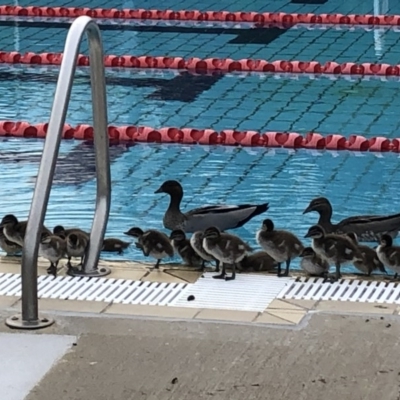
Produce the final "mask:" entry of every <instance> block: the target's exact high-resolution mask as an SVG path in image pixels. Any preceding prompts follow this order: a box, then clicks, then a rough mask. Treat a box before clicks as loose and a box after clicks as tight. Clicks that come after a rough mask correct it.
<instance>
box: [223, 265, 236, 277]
mask: <svg viewBox="0 0 400 400" xmlns="http://www.w3.org/2000/svg"><path fill="white" fill-rule="evenodd" d="M235 278H236V264H233V265H232V274H231V276H226V277H225V280H226V281H233V280H234V279H235Z"/></svg>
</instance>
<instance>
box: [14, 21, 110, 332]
mask: <svg viewBox="0 0 400 400" xmlns="http://www.w3.org/2000/svg"><path fill="white" fill-rule="evenodd" d="M85 32H86V33H87V38H88V41H89V56H90V79H91V87H92V104H93V123H94V144H95V151H96V174H97V196H96V211H95V214H94V219H93V225H92V230H91V233H90V240H89V246H88V249H87V251H86V255H85V261H84V264H83V266H82V271H81V272H80V273H79V275H80V276H104V275H107V274H108V273H110V270H109V269H108V268H101V269H100V270H99V269H98V268H97V264H98V261H99V257H100V252H101V249H102V246H103V239H104V234H105V231H106V227H107V222H108V216H109V213H110V203H111V174H110V159H109V142H108V132H107V125H108V121H107V101H106V83H105V76H104V75H105V74H104V64H103V45H102V41H101V34H100V29H99V27H98V25H97V24H96V23H95V22H94V20H93V19H91V18H89V17H87V16H82V17H79V18H77V19H76V20H75V21H74V22H73V23H72V25H71V27H70V29H69V31H68V35H67V39H66V42H65V47H64V55H63V59H62V63H61V68H60V73H59V76H58V81H57V87H56V93H55V96H54V101H53V106H52V110H51V115H50V121H49V126H48V132H47V136H46V141H45V144H44V149H43V153H42V159H41V161H40V166H39V173H38V176H37V179H36V185H35V191H34V194H33V199H32V204H31V209H30V212H29V218H28V225H27V228H26V235H25V241H24V247H23V253H22V265H21V284H22V314H18V315H14V316H12V317H10V318H8V319H7V320H6V325H8V326H9V327H11V328H18V329H39V328H44V327H47V326H50V325H51V324H53V323H54V320H53V319H51V318H45V317H41V316H39V306H38V284H37V257H38V249H39V238H40V233H41V230H42V227H43V222H44V217H45V214H46V210H47V205H48V201H49V196H50V189H51V185H52V183H53V176H54V170H55V166H56V161H57V157H58V152H59V147H60V142H61V137H62V132H63V127H64V123H65V117H66V114H67V109H68V104H69V100H70V96H71V89H72V83H73V78H74V75H75V70H76V63H77V58H78V52H79V46H80V44H81V41H82V37H83V34H84V33H85Z"/></svg>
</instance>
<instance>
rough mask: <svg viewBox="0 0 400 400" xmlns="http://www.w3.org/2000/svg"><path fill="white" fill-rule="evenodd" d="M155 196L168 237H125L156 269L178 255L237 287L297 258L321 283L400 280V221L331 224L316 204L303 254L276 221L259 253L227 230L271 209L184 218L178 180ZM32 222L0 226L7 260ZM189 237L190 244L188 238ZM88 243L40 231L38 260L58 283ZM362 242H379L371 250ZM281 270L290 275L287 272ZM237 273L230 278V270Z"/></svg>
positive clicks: (73, 235)
mask: <svg viewBox="0 0 400 400" xmlns="http://www.w3.org/2000/svg"><path fill="white" fill-rule="evenodd" d="M155 193H165V194H168V195H169V197H170V203H169V207H168V209H167V211H166V212H165V215H164V218H163V225H164V228H166V229H167V230H170V231H171V233H170V235H169V236H167V235H166V234H165V233H163V232H161V231H158V230H155V229H148V230H145V231H143V230H142V229H141V228H139V227H133V228H131V229H129V230H128V231H126V232H124V234H126V235H128V236H131V237H134V238H135V239H136V243H135V245H136V248H138V249H139V250H140V251H142V252H143V254H144V256H146V257H152V258H154V259H155V260H157V261H156V264H155V268H159V265H160V262H161V261H162V260H163V259H165V258H171V257H173V256H174V254H175V253H177V254H178V255H179V256H180V258H181V259H182V261H183V263H184V264H186V265H188V266H191V267H195V268H199V269H204V268H205V266H206V264H207V263H210V262H214V263H215V271H216V272H217V273H219V274H218V275H215V276H214V278H216V279H224V280H233V279H235V277H236V270H239V271H272V270H275V269H276V270H277V275H278V276H279V277H281V276H288V275H289V272H290V263H291V261H292V260H293V259H295V258H297V257H300V258H301V262H300V266H301V268H302V269H303V270H304V271H305V272H306V273H307V274H309V275H312V276H323V277H325V278H328V277H329V278H330V280H331V281H334V280H338V279H340V278H341V267H342V266H343V265H348V264H352V265H354V267H356V268H357V269H358V270H359V271H361V272H362V273H363V274H365V275H368V276H369V275H371V274H372V273H373V272H374V271H380V272H383V273H387V272H386V269H385V267H387V268H389V269H390V270H392V271H394V272H395V276H394V278H397V274H398V273H400V247H398V246H394V245H393V238H394V237H396V236H397V235H398V232H399V230H400V214H394V215H387V216H379V215H367V216H355V217H350V218H346V219H344V220H342V221H341V222H339V223H338V224H333V223H332V222H331V217H332V206H331V204H330V202H329V200H328V199H326V198H323V197H319V198H316V199H314V200H312V201H311V202H310V204H309V206H308V207H307V208H306V209H305V210H304V212H303V214H306V213H309V212H312V211H314V212H317V213H318V214H319V221H318V224H316V225H313V226H311V227H310V228H309V230H308V232H307V233H306V234H305V236H304V238H309V239H311V245H310V246H305V245H304V244H303V243H302V241H301V240H300V239H299V238H298V237H297V236H296V235H294V234H293V233H292V232H289V231H286V230H278V229H275V226H274V223H273V221H272V220H271V219H265V220H264V221H263V222H262V224H261V227H260V230H259V231H258V232H256V241H257V243H258V244H259V246H260V247H261V249H262V250H261V251H255V252H254V251H253V249H252V248H251V247H250V246H249V245H248V244H247V243H246V242H244V241H243V240H242V239H241V238H240V237H239V236H237V235H233V234H230V233H226V232H225V231H226V230H230V229H235V228H239V227H241V226H243V225H244V224H246V223H247V222H248V221H250V220H251V219H252V218H254V217H255V216H257V215H260V214H262V213H264V212H266V211H267V210H268V208H269V206H268V203H264V204H260V205H254V204H242V205H213V206H206V207H201V208H196V209H193V210H190V211H188V212H186V213H182V212H181V210H180V204H181V201H182V198H183V188H182V186H181V184H180V183H179V182H177V181H175V180H169V181H166V182H164V183H163V184H162V185H161V186H160V188H159V189H158V190H156V192H155ZM26 225H27V221H21V222H20V221H18V219H17V218H16V217H15V216H14V215H11V214H9V215H6V216H4V217H3V219H2V221H1V223H0V247H1V248H2V249H3V250H4V251H5V252H6V253H7V254H14V253H18V252H20V251H21V250H22V246H23V242H24V236H25V231H26ZM188 233H191V234H192V235H191V237H190V238H188V237H187V236H186V235H187V234H188ZM88 242H89V233H87V232H84V231H82V230H81V229H78V228H70V229H65V228H64V227H63V226H60V225H58V226H56V227H54V229H53V232H51V231H50V230H49V229H47V228H46V227H43V230H42V233H41V237H40V244H39V255H40V256H42V257H43V258H45V259H47V260H48V261H49V262H50V267H49V268H48V270H47V271H48V273H49V274H52V275H56V274H57V271H58V269H57V268H58V263H59V261H60V260H61V259H62V258H64V257H66V258H67V259H68V262H67V264H66V266H67V268H68V270H77V269H79V267H81V266H82V264H83V260H84V257H85V253H86V249H87V246H88ZM359 242H378V243H379V244H378V246H377V247H376V248H375V249H374V248H372V247H370V246H367V245H362V244H360V243H359ZM129 245H130V243H128V242H124V241H122V240H120V239H113V238H106V239H104V241H103V248H102V251H108V252H117V253H120V254H121V253H122V252H123V250H125V249H126V248H127V247H128V246H129ZM72 258H80V263H79V264H78V265H75V266H72V264H71V260H72ZM282 263H285V270H284V271H283V272H282ZM227 266H229V267H230V268H231V270H232V273H231V275H230V276H227V274H226V267H227ZM331 266H334V267H335V274H334V275H333V276H329V269H330V267H331Z"/></svg>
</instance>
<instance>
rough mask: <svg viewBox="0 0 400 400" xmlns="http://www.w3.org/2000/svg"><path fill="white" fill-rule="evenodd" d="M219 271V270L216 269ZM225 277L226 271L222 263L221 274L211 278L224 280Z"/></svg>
mask: <svg viewBox="0 0 400 400" xmlns="http://www.w3.org/2000/svg"><path fill="white" fill-rule="evenodd" d="M218 271H219V268H218ZM225 277H226V271H225V264H224V263H222V272H221V273H220V274H219V275H214V276H213V278H214V279H225Z"/></svg>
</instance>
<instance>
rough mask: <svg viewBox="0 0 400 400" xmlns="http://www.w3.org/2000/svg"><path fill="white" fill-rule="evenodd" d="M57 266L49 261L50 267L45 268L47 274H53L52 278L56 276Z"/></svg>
mask: <svg viewBox="0 0 400 400" xmlns="http://www.w3.org/2000/svg"><path fill="white" fill-rule="evenodd" d="M57 272H58V271H57V266H56V265H55V264H53V263H51V264H50V267H49V268H47V273H48V274H49V275H53V276H54V278H56V277H57Z"/></svg>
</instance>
